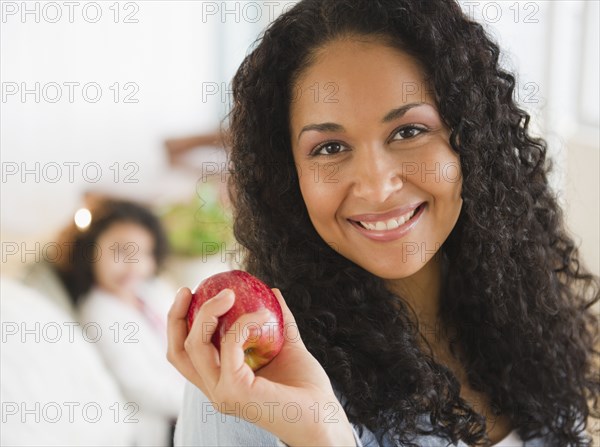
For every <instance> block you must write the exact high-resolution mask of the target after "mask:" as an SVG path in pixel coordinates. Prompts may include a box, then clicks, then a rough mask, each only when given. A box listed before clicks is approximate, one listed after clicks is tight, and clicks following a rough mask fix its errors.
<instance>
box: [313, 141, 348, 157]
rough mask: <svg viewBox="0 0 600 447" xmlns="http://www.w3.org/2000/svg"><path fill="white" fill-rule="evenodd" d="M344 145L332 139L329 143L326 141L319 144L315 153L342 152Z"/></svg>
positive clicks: (329, 153)
mask: <svg viewBox="0 0 600 447" xmlns="http://www.w3.org/2000/svg"><path fill="white" fill-rule="evenodd" d="M343 147H344V145H343V144H341V143H338V142H335V141H331V142H329V143H324V144H322V145H320V146H318V147H317V148H316V149H315V150H314V152H313V155H335V154H338V153H340V152H343Z"/></svg>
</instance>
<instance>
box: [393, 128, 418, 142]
mask: <svg viewBox="0 0 600 447" xmlns="http://www.w3.org/2000/svg"><path fill="white" fill-rule="evenodd" d="M422 132H425V129H423V128H421V127H416V126H405V127H402V128H400V129H398V131H396V133H395V134H394V136H395V137H396V138H394V139H395V140H407V139H410V138H414V137H416V136H418V135H420V134H421V133H422Z"/></svg>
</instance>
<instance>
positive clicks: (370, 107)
mask: <svg viewBox="0 0 600 447" xmlns="http://www.w3.org/2000/svg"><path fill="white" fill-rule="evenodd" d="M290 131H291V138H292V141H291V144H292V150H293V155H294V160H295V163H296V167H297V169H298V175H299V179H300V190H301V192H302V196H303V198H304V201H305V203H306V207H307V209H308V213H309V216H310V219H311V221H312V223H313V225H314V227H315V229H316V230H317V232H318V233H319V235H320V236H321V237H322V238H323V239H324V240H325V242H327V243H328V244H329V245H331V247H332V248H333V249H335V250H336V251H338V252H339V253H340V254H342V255H343V256H345V257H346V258H348V259H350V260H351V261H353V262H354V263H356V264H358V265H359V266H361V267H363V268H364V269H365V270H367V271H369V272H371V273H373V274H374V275H376V276H379V277H381V278H384V279H399V278H406V277H408V276H410V275H413V274H414V273H415V272H417V271H419V270H420V269H421V268H422V267H423V266H424V265H425V264H426V263H427V262H428V261H429V259H431V258H432V257H433V255H434V254H435V253H436V252H437V251H438V250H439V249H440V247H441V245H442V244H443V243H444V241H445V240H446V238H447V237H448V235H449V234H450V232H451V230H452V228H453V227H454V225H455V223H456V221H457V219H458V216H459V213H460V209H461V206H462V198H461V186H462V174H461V170H460V163H459V158H458V156H457V154H456V153H455V152H454V151H453V150H452V148H451V147H450V144H449V133H450V132H449V130H448V129H447V128H446V126H445V125H444V124H443V123H442V120H441V118H440V116H439V114H438V111H437V109H436V105H435V102H434V99H433V96H432V92H431V91H429V90H428V86H427V85H426V84H425V79H424V75H423V72H422V70H421V68H420V67H419V65H418V63H417V62H416V61H415V59H413V58H412V57H411V56H409V55H407V54H406V53H403V52H401V51H399V50H396V49H392V48H390V47H388V46H385V45H383V44H381V43H377V42H375V41H360V42H359V41H356V40H350V39H348V40H338V41H334V42H332V43H330V44H328V45H326V46H325V47H323V48H322V49H321V50H320V51H319V52H318V53H317V58H316V61H315V62H314V63H313V64H312V65H311V66H310V67H309V68H307V69H306V70H305V71H304V72H302V73H301V75H300V77H299V79H298V80H297V83H296V85H295V97H294V100H293V101H292V103H291V105H290ZM415 209H416V211H415ZM413 213H414V214H413Z"/></svg>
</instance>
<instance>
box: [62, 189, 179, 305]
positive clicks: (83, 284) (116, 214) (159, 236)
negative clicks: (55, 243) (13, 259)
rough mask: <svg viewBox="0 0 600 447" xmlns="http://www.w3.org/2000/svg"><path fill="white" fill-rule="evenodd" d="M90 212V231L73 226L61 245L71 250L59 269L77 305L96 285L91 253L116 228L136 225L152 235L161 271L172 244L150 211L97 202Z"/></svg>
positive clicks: (118, 202)
mask: <svg viewBox="0 0 600 447" xmlns="http://www.w3.org/2000/svg"><path fill="white" fill-rule="evenodd" d="M88 208H89V210H90V212H91V213H92V222H91V223H90V226H89V227H87V228H86V229H85V230H81V229H79V228H78V227H77V226H76V225H75V223H72V224H70V225H69V226H68V227H66V228H65V229H64V230H63V231H62V233H61V234H60V244H59V245H60V246H61V247H62V246H64V247H68V250H64V251H63V256H62V258H61V259H60V260H59V261H58V262H57V263H56V265H55V270H56V272H57V274H58V275H59V277H60V279H61V280H62V283H63V284H64V286H65V288H66V289H67V292H68V293H69V297H70V298H71V301H72V303H73V304H74V305H78V304H79V301H80V299H81V298H82V297H83V295H85V294H86V293H87V292H88V291H89V290H90V289H91V287H92V285H93V284H94V282H95V279H94V271H93V263H92V262H91V260H92V259H93V257H92V256H91V254H90V250H91V249H92V248H93V247H95V246H96V244H97V242H98V239H99V238H100V236H101V235H102V234H103V233H104V232H105V231H106V230H108V229H109V228H110V227H111V226H112V225H113V224H115V223H122V222H132V223H136V224H138V225H140V226H142V227H144V228H146V229H147V230H148V231H149V232H150V234H151V235H152V237H153V239H154V250H153V255H154V259H155V261H156V268H157V271H158V270H159V269H160V268H161V267H162V265H163V263H164V261H165V258H166V257H167V255H168V253H169V242H168V240H167V236H166V234H165V232H164V230H163V227H162V225H161V223H160V220H159V219H158V217H157V216H155V215H154V214H153V213H152V211H150V210H149V209H147V208H146V207H144V206H142V205H140V204H137V203H135V202H131V201H127V200H118V199H112V198H96V199H94V200H93V201H92V204H91V205H90V206H89V207H88Z"/></svg>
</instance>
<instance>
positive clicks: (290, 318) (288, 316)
mask: <svg viewBox="0 0 600 447" xmlns="http://www.w3.org/2000/svg"><path fill="white" fill-rule="evenodd" d="M271 290H272V291H273V293H274V294H275V297H276V298H277V301H279V305H280V306H281V311H282V313H283V324H285V323H295V322H296V319H295V318H294V315H293V314H292V311H291V310H290V308H289V307H288V305H287V304H286V302H285V300H284V299H283V295H281V290H279V289H277V288H275V289H271Z"/></svg>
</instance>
